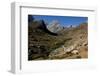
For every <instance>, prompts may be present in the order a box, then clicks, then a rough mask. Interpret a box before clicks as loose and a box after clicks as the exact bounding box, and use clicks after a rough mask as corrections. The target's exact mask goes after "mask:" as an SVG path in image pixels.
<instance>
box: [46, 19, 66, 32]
mask: <svg viewBox="0 0 100 76" xmlns="http://www.w3.org/2000/svg"><path fill="white" fill-rule="evenodd" d="M63 28H64V27H62V26H61V25H60V24H59V22H58V21H56V20H54V21H52V22H51V23H50V24H49V25H48V26H47V29H48V30H49V31H51V32H54V33H57V32H59V31H61V30H62V29H63Z"/></svg>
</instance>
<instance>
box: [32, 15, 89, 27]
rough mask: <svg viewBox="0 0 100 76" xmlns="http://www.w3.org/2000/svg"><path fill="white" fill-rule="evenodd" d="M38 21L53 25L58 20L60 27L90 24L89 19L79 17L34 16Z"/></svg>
mask: <svg viewBox="0 0 100 76" xmlns="http://www.w3.org/2000/svg"><path fill="white" fill-rule="evenodd" d="M33 17H34V18H35V19H36V20H44V21H45V22H46V23H48V24H49V23H51V22H52V21H53V20H57V21H58V22H59V23H60V25H62V26H67V25H75V26H76V25H79V24H81V23H84V22H88V17H78V16H47V15H33Z"/></svg>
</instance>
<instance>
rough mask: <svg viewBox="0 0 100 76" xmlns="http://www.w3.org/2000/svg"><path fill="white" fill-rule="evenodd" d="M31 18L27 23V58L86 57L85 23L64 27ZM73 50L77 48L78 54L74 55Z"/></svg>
mask: <svg viewBox="0 0 100 76" xmlns="http://www.w3.org/2000/svg"><path fill="white" fill-rule="evenodd" d="M31 19H32V18H31V17H30V20H29V23H28V60H44V59H62V58H87V50H86V49H87V48H88V43H87V26H88V25H87V23H82V24H80V25H79V26H77V27H70V28H64V27H61V26H60V25H59V24H58V23H57V22H52V23H51V24H50V26H48V27H47V25H46V24H45V22H44V21H43V20H39V21H36V20H31ZM80 45H81V46H80ZM62 46H63V48H62ZM64 48H65V49H66V51H64ZM84 49H85V50H84ZM73 50H78V51H79V52H78V54H77V55H76V54H75V55H74V54H73ZM67 51H69V52H67ZM84 51H85V52H84ZM83 54H84V55H83Z"/></svg>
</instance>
